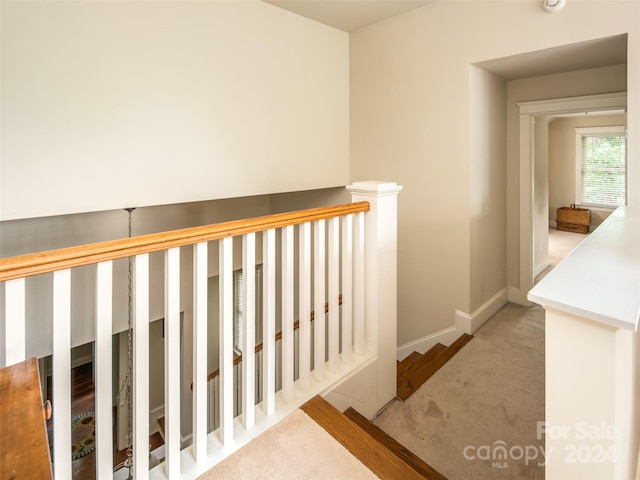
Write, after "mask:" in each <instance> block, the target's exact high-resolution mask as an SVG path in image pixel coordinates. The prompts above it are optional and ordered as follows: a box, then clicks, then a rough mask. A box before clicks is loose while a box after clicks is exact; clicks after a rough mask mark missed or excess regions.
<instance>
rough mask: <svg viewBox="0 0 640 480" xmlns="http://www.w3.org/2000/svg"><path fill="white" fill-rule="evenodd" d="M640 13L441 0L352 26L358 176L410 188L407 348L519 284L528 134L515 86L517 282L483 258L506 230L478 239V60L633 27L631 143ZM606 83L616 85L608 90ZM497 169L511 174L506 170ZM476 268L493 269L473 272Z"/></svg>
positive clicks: (510, 221)
mask: <svg viewBox="0 0 640 480" xmlns="http://www.w3.org/2000/svg"><path fill="white" fill-rule="evenodd" d="M639 15H640V3H638V2H624V1H620V2H618V1H609V2H569V3H568V4H567V7H566V8H565V9H564V10H563V11H561V12H559V13H557V14H552V15H550V14H547V13H545V12H544V11H543V10H542V8H541V5H540V2H539V1H537V0H532V1H521V2H512V1H440V2H435V3H432V4H429V5H427V6H426V7H423V8H421V9H417V10H414V11H411V12H408V13H406V14H404V15H401V16H398V17H396V18H393V19H390V20H388V21H385V22H381V23H379V24H376V25H373V26H370V27H367V28H364V29H361V30H358V31H356V32H354V33H352V35H351V37H350V40H351V49H350V51H351V72H350V73H351V174H352V175H351V179H352V180H353V181H358V180H365V179H370V178H391V179H393V180H394V181H396V182H398V183H399V184H402V185H404V190H403V192H402V194H401V195H400V197H399V226H398V228H399V238H398V242H399V243H398V247H399V248H398V250H399V258H398V267H399V272H398V273H399V275H398V276H399V285H398V315H399V324H398V342H399V343H400V344H403V343H406V342H410V341H413V340H416V339H419V338H422V337H424V336H427V335H429V334H432V333H434V332H437V331H440V330H442V329H445V328H448V327H450V326H451V325H452V323H453V320H454V312H455V310H460V311H463V312H467V313H471V312H472V311H473V309H474V307H475V306H476V305H477V304H478V302H485V301H487V300H488V299H489V298H490V297H488V296H490V295H493V294H495V293H496V292H495V291H491V290H493V289H497V288H499V289H501V288H507V287H513V288H515V289H518V288H519V215H520V212H519V208H518V205H519V167H518V156H517V136H516V137H515V140H514V137H513V133H514V132H513V130H512V128H515V130H516V132H517V125H518V119H517V114H516V116H514V112H513V108H515V106H514V104H513V102H514V101H515V98H514V97H513V96H509V92H510V91H511V92H513V88H512V87H510V86H509V87H508V89H507V90H508V91H507V115H508V117H507V135H508V137H507V143H506V145H507V167H506V197H505V198H506V225H507V235H508V237H507V238H508V243H507V246H506V249H505V250H506V251H504V252H502V254H503V255H505V256H506V263H507V268H508V270H507V272H508V275H507V279H506V281H504V280H502V281H500V276H501V275H503V273H502V271H501V269H502V266H503V265H504V261H503V262H498V264H497V266H494V265H488V266H479V265H477V264H476V262H473V261H472V260H471V257H472V256H473V257H474V258H480V257H479V256H480V255H481V254H482V252H483V248H484V247H483V245H485V246H486V245H491V244H492V243H493V242H501V241H502V240H501V238H502V235H503V232H502V231H500V230H496V231H494V232H490V231H489V229H487V230H486V233H488V235H489V236H488V237H487V238H486V239H484V241H483V243H481V245H480V246H478V245H474V246H473V247H472V246H471V242H472V238H475V237H476V235H475V234H473V235H472V233H471V231H472V227H471V224H472V221H473V219H472V214H471V211H472V209H473V208H476V207H475V205H473V200H474V199H475V196H474V195H475V193H474V192H473V191H471V189H470V188H469V185H471V183H472V182H473V178H472V169H473V168H474V166H475V162H474V161H473V160H472V149H471V146H472V143H471V142H472V139H473V138H475V135H476V131H477V129H481V130H483V129H485V128H486V126H484V125H479V124H477V122H476V123H472V122H471V120H470V118H471V115H470V113H471V111H472V109H473V105H475V103H474V102H476V100H474V99H473V98H472V95H473V91H472V87H473V83H472V78H473V77H472V76H471V74H470V65H473V64H476V63H479V62H483V61H488V60H492V59H498V58H503V57H508V56H511V55H517V54H523V53H527V52H534V51H537V50H542V49H546V48H552V47H556V46H560V45H566V44H571V43H577V42H582V41H587V40H593V39H597V38H601V37H606V36H613V35H619V34H623V33H627V32H628V33H629V45H628V52H629V68H628V84H629V96H628V100H629V112H630V119H629V131H630V139H629V142H630V144H633V143H634V142H638V141H639V140H640V138H638V136H640V117H639V115H640V97H639V96H638V92H637V91H634V90H633V89H634V88H637V85H640V23H638V22H637V19H638V18H639ZM616 80H617V79H616ZM622 80H623V81H621V82H618V84H617V85H614V86H612V85H611V84H612V82H611V81H607V80H606V79H601V78H598V79H597V80H590V79H587V81H586V82H585V83H584V84H581V83H579V82H577V81H572V82H567V83H565V84H563V85H562V86H561V88H553V82H554V79H553V78H550V79H548V80H547V81H544V80H543V81H542V82H539V83H537V87H538V88H539V89H538V90H537V91H536V92H533V93H532V92H525V93H526V94H525V95H523V96H520V97H518V100H534V99H544V98H551V97H561V96H571V95H580V94H584V93H586V92H584V90H591V91H598V92H599V93H600V92H602V91H620V90H624V89H625V88H626V82H625V81H624V80H625V79H624V76H623V78H622ZM547 82H549V85H548V86H547ZM509 83H514V82H509ZM597 83H602V84H603V88H604V89H602V90H601V89H599V88H596V85H595V84H597ZM614 83H615V82H614ZM632 112H635V113H633V115H634V117H633V119H631V114H632ZM634 126H635V127H636V130H633V127H634ZM632 131H633V132H634V133H633V134H632V133H631V132H632ZM490 134H491V135H493V136H496V137H495V138H498V136H499V135H503V134H502V133H500V132H498V131H491V133H490ZM639 143H640V142H639ZM630 148H631V147H630ZM629 154H630V159H631V160H630V161H631V162H635V166H634V167H630V169H631V170H632V172H630V173H631V177H630V178H631V180H630V181H631V184H632V186H631V188H632V189H634V190H635V191H636V193H635V194H634V195H633V197H634V198H636V199H637V198H638V197H640V181H639V179H640V161H638V160H637V159H635V158H636V157H635V156H634V154H633V152H631V151H630V152H629ZM489 175H490V176H494V175H498V176H495V178H496V179H499V175H505V172H501V173H500V174H495V173H490V174H489ZM481 190H482V189H480V190H479V191H481ZM474 241H475V240H474ZM472 266H473V267H472ZM472 268H474V269H476V268H485V269H491V271H488V272H481V273H478V272H471V269H472ZM486 279H491V282H493V283H491V284H490V285H491V288H488V287H485V285H484V284H482V282H486ZM470 282H473V283H474V285H473V286H472V285H470ZM477 292H482V293H481V294H480V296H478V293H477Z"/></svg>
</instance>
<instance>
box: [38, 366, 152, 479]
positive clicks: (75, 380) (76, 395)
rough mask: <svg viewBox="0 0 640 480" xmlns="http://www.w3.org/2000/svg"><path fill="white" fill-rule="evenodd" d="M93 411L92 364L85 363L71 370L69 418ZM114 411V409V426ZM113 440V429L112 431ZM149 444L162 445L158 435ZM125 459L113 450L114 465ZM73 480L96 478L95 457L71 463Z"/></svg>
mask: <svg viewBox="0 0 640 480" xmlns="http://www.w3.org/2000/svg"><path fill="white" fill-rule="evenodd" d="M51 391H52V389H51V377H47V393H48V395H47V397H48V400H50V401H51V402H52V403H53V402H54V399H53V398H51ZM94 409H95V387H94V385H93V371H92V364H91V363H87V364H84V365H80V366H79V367H76V368H74V369H72V370H71V417H72V418H73V417H74V416H75V415H79V414H81V413H85V412H90V411H93V410H94ZM115 424H116V422H115V409H114V425H115ZM47 429H48V430H49V432H51V431H52V429H53V419H50V420H48V421H47ZM114 438H115V429H114ZM149 443H150V445H151V448H152V449H155V448H158V447H159V446H160V445H162V444H163V443H164V441H163V440H162V437H161V436H160V434H159V433H155V434H153V435H151V437H150V438H149ZM126 457H127V453H126V451H125V450H121V451H118V450H117V449H116V448H115V445H114V449H113V461H114V465H119V464H120V463H122V462H123V461H124V460H125V459H126ZM71 468H72V475H73V480H94V479H95V478H96V473H95V472H96V455H95V452H91V453H89V454H87V455H85V456H84V457H81V458H79V459H77V460H73V461H72V462H71Z"/></svg>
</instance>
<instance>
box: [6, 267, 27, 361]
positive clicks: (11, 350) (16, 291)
mask: <svg viewBox="0 0 640 480" xmlns="http://www.w3.org/2000/svg"><path fill="white" fill-rule="evenodd" d="M4 297H5V298H4V300H5V316H4V318H5V321H4V326H5V338H4V342H5V343H4V347H5V352H6V353H5V355H6V356H5V360H6V362H5V365H13V364H14V363H18V362H23V361H24V360H25V359H26V351H25V348H26V341H25V322H26V316H25V304H26V303H25V279H24V278H17V279H15V280H9V281H7V282H6V283H5V289H4Z"/></svg>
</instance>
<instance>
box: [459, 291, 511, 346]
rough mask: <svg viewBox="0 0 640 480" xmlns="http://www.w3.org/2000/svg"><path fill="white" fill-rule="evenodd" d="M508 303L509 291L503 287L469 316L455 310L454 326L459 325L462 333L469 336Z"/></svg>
mask: <svg viewBox="0 0 640 480" xmlns="http://www.w3.org/2000/svg"><path fill="white" fill-rule="evenodd" d="M508 301H509V291H508V289H507V288H506V287H505V288H503V289H502V290H500V291H499V292H498V293H496V294H495V295H494V296H493V297H491V298H490V299H489V300H487V301H486V302H484V303H483V304H482V305H480V306H479V307H478V308H477V309H475V310H474V311H473V312H472V313H471V315H469V314H468V313H466V312H461V311H460V310H456V325H459V326H460V327H461V328H462V331H463V332H464V333H468V334H469V335H471V334H473V333H475V332H476V331H477V330H478V329H479V328H480V327H481V326H482V325H484V324H485V322H486V321H487V320H489V319H490V318H491V317H493V316H494V315H495V314H496V313H497V312H498V310H500V309H501V308H502V307H504V306H505V305H506V304H507V302H508Z"/></svg>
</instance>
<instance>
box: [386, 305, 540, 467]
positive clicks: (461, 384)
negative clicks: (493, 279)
mask: <svg viewBox="0 0 640 480" xmlns="http://www.w3.org/2000/svg"><path fill="white" fill-rule="evenodd" d="M541 421H544V311H543V309H542V308H541V307H540V306H538V305H534V306H533V307H531V308H526V307H522V306H519V305H515V304H507V305H506V306H505V307H503V308H502V309H501V310H500V311H499V312H498V313H497V314H496V315H495V316H494V317H493V318H492V319H491V320H489V321H488V322H487V323H485V324H484V325H483V326H482V327H481V328H480V329H479V330H478V331H477V332H476V333H475V338H474V339H473V340H471V342H470V343H469V344H468V345H466V346H465V347H464V348H463V349H462V350H461V351H460V352H459V353H458V354H457V355H456V356H454V357H453V359H452V360H450V361H449V362H448V363H447V364H446V365H445V366H444V367H442V368H441V369H440V370H439V371H438V372H437V373H436V374H435V375H434V376H433V377H431V379H429V380H428V381H427V383H426V384H425V385H423V386H422V387H421V388H420V389H419V390H418V391H417V392H416V393H414V394H413V395H412V396H411V397H409V399H407V400H406V401H405V402H400V401H396V402H394V403H393V404H392V405H391V406H389V408H387V410H385V411H384V412H383V413H382V414H381V415H380V416H379V417H378V418H377V419H376V420H375V424H376V425H377V426H378V427H380V428H382V429H383V430H384V431H386V432H387V433H388V434H390V435H391V436H392V437H394V438H395V439H396V440H398V441H399V442H400V443H402V444H403V445H405V446H406V447H407V448H409V449H410V450H411V451H413V452H414V453H415V454H416V455H418V456H419V457H421V458H422V459H423V460H425V461H426V462H427V463H429V464H430V465H431V466H433V467H434V468H435V469H436V470H438V471H440V472H441V473H442V474H443V475H445V476H446V477H447V478H448V479H449V480H469V479H474V480H482V479H487V480H489V479H491V480H496V479H497V480H502V479H526V480H529V479H535V480H540V479H543V478H544V466H543V464H544V438H542V439H538V438H537V422H541Z"/></svg>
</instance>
